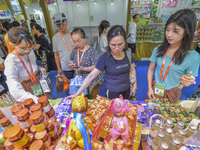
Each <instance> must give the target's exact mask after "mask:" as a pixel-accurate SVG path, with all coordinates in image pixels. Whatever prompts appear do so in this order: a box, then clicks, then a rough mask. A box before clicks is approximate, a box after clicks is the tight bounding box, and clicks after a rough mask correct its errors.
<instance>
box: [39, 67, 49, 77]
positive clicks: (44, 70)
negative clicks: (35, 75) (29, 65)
mask: <svg viewBox="0 0 200 150" xmlns="http://www.w3.org/2000/svg"><path fill="white" fill-rule="evenodd" d="M40 71H41V72H42V74H43V75H46V74H47V73H46V69H45V68H42V67H40Z"/></svg>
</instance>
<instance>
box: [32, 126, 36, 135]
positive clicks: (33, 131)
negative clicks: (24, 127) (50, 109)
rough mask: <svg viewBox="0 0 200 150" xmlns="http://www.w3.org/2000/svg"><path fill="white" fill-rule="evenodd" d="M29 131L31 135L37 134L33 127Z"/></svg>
mask: <svg viewBox="0 0 200 150" xmlns="http://www.w3.org/2000/svg"><path fill="white" fill-rule="evenodd" d="M30 131H31V133H33V135H35V133H36V132H37V131H36V130H35V127H34V126H31V128H30Z"/></svg>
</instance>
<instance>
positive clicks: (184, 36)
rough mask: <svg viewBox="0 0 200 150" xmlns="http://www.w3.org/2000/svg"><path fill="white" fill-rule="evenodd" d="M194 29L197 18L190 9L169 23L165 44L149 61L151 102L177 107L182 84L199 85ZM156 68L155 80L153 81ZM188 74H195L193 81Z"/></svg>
mask: <svg viewBox="0 0 200 150" xmlns="http://www.w3.org/2000/svg"><path fill="white" fill-rule="evenodd" d="M195 29H196V15H195V13H194V12H193V11H192V10H190V9H182V10H179V11H177V12H176V13H174V14H173V15H172V16H171V17H170V18H169V19H168V21H167V22H166V25H165V38H164V41H163V42H162V44H161V45H160V46H158V47H156V48H155V49H154V50H153V53H152V56H151V58H150V61H151V62H150V65H149V70H148V74H147V78H148V92H147V96H148V98H150V99H155V98H168V99H169V101H170V102H171V103H176V102H177V101H178V100H180V97H181V88H178V86H179V84H183V85H184V86H189V85H191V84H195V83H196V82H195V78H194V76H197V75H198V69H199V54H198V53H197V52H196V51H195V50H193V48H192V47H193V38H194V32H195ZM155 67H156V70H155V80H152V79H153V73H154V69H155ZM189 72H192V76H191V77H188V76H186V74H188V73H189Z"/></svg>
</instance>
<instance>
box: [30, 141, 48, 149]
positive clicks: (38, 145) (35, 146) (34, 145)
mask: <svg viewBox="0 0 200 150" xmlns="http://www.w3.org/2000/svg"><path fill="white" fill-rule="evenodd" d="M29 150H45V145H44V143H43V141H42V140H36V141H34V142H33V143H32V144H31V146H30V148H29Z"/></svg>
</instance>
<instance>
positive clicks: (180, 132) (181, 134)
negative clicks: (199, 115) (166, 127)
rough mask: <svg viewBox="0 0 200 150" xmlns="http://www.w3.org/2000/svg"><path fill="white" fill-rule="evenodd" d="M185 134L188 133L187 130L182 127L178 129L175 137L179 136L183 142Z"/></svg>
mask: <svg viewBox="0 0 200 150" xmlns="http://www.w3.org/2000/svg"><path fill="white" fill-rule="evenodd" d="M185 135H186V132H185V130H184V129H180V130H178V133H177V134H176V135H175V138H178V139H179V140H180V144H182V143H183V141H184V140H185Z"/></svg>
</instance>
